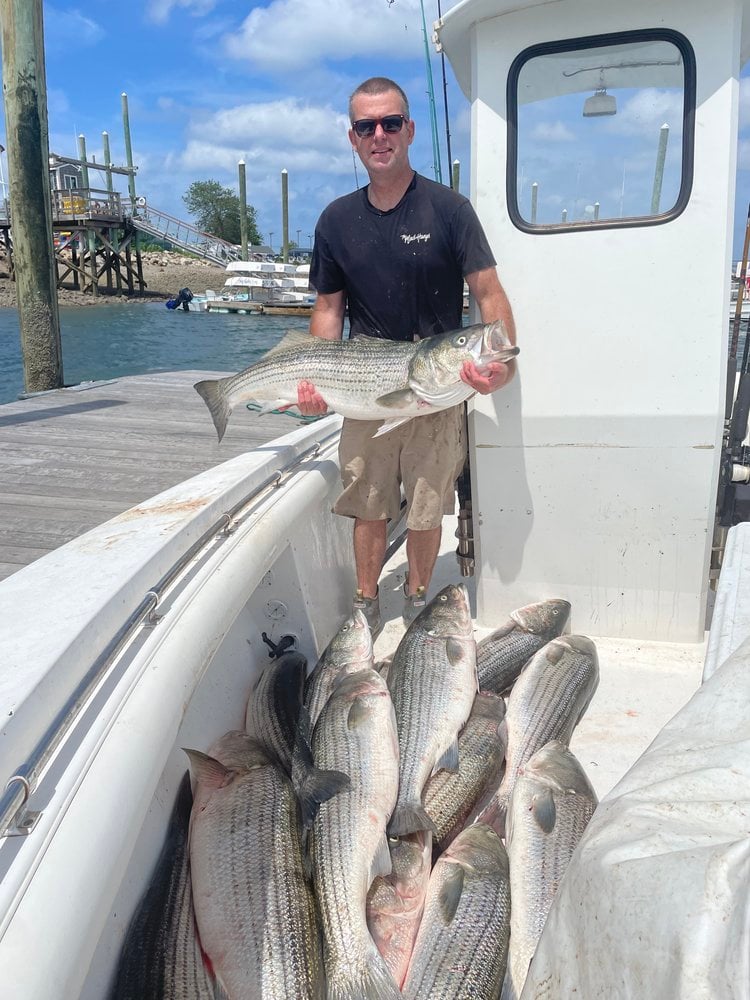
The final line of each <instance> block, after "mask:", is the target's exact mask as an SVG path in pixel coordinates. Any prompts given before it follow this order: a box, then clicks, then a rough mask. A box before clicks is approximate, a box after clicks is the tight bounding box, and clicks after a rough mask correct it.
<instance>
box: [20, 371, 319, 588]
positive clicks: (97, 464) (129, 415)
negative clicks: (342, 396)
mask: <svg viewBox="0 0 750 1000" xmlns="http://www.w3.org/2000/svg"><path fill="white" fill-rule="evenodd" d="M224 374H227V373H226V372H201V371H181V372H155V373H153V374H150V375H137V376H130V377H128V378H122V379H115V380H109V381H106V382H99V383H86V384H84V385H82V386H75V387H72V388H69V389H59V390H56V391H54V392H48V393H42V394H39V395H35V396H32V397H30V398H28V399H24V400H19V401H18V402H14V403H5V404H3V405H0V580H1V579H4V578H5V577H7V576H10V575H11V573H14V572H16V571H17V570H18V569H20V568H21V567H23V566H26V565H27V564H28V563H30V562H33V561H34V560H35V559H38V558H39V557H40V556H42V555H44V554H45V553H47V552H50V551H52V550H53V549H55V548H58V547H59V546H60V545H63V544H64V543H65V542H67V541H70V540H71V539H73V538H76V537H78V536H79V535H81V534H83V533H84V532H86V531H88V530H90V529H91V528H94V527H96V526H97V525H98V524H102V523H103V522H104V521H107V520H109V518H111V517H114V516H115V515H116V514H118V513H121V512H122V511H124V510H127V509H128V508H129V507H132V506H134V505H136V504H138V503H142V502H143V501H144V500H147V499H148V498H149V497H152V496H154V495H155V494H157V493H160V492H162V491H163V490H166V489H169V488H170V487H171V486H174V485H176V484H177V483H179V482H182V481H183V480H185V479H189V478H190V477H191V476H195V475H197V474H198V473H200V472H203V471H205V470H206V469H210V468H213V467H214V466H216V465H220V464H221V463H222V462H226V461H227V460H228V459H230V458H234V456H235V455H240V454H242V453H243V452H246V451H249V450H251V449H253V448H256V447H259V446H262V445H264V444H266V443H267V442H269V441H271V440H273V439H274V438H277V437H280V436H281V435H283V434H287V433H289V431H291V430H293V429H294V428H295V427H297V426H299V424H298V422H297V421H295V420H294V419H292V418H291V417H289V416H286V415H284V414H268V415H266V416H264V417H262V418H260V417H258V415H257V414H256V413H253V412H252V411H250V410H248V409H247V408H246V407H238V408H237V410H236V411H235V412H234V413H233V414H232V419H231V421H230V424H229V427H228V429H227V432H226V434H225V436H224V439H223V440H222V442H221V444H219V442H218V441H217V438H216V431H215V429H214V426H213V423H212V422H211V417H210V414H209V412H208V410H207V409H206V406H205V404H204V402H203V400H202V399H201V398H200V397H199V396H198V394H197V393H196V392H195V390H194V389H193V384H194V383H195V382H197V381H199V380H200V379H204V378H216V377H220V376H221V375H224Z"/></svg>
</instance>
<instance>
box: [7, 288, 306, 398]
mask: <svg viewBox="0 0 750 1000" xmlns="http://www.w3.org/2000/svg"><path fill="white" fill-rule="evenodd" d="M309 322H310V320H309V317H296V316H262V315H233V314H231V313H226V314H225V313H197V312H196V313H193V312H184V311H183V310H181V309H179V310H176V311H174V312H173V311H171V310H168V309H166V308H165V307H164V303H163V302H159V303H148V304H144V303H131V304H128V305H106V306H83V307H65V308H61V309H60V332H61V339H62V353H63V377H64V381H65V384H66V385H77V384H79V383H81V382H90V381H98V380H100V379H111V378H119V377H121V376H125V375H144V374H147V373H149V372H159V371H178V370H185V369H196V370H199V371H226V372H236V371H239V370H241V369H242V368H246V367H247V366H248V365H250V364H252V363H253V362H254V361H257V360H258V358H259V357H260V356H261V355H262V354H264V353H265V352H266V351H267V350H268V349H269V348H270V347H272V346H273V345H274V344H275V343H277V342H278V341H279V340H280V339H281V337H282V336H283V335H284V333H285V331H286V330H291V329H302V330H306V329H307V328H308V325H309ZM23 389H24V384H23V362H22V357H21V342H20V335H19V329H18V313H17V311H16V310H15V309H0V403H9V402H12V401H13V400H16V399H17V398H18V396H19V393H22V392H23Z"/></svg>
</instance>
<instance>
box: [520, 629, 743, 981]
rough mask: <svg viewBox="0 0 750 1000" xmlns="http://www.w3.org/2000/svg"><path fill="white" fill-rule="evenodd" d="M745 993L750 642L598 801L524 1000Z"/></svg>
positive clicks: (554, 910)
mask: <svg viewBox="0 0 750 1000" xmlns="http://www.w3.org/2000/svg"><path fill="white" fill-rule="evenodd" d="M572 997H575V998H576V1000H598V998H606V1000H620V998H633V1000H636V998H637V1000H643V998H646V997H649V998H656V997H658V998H659V1000H678V998H679V1000H730V998H731V1000H749V998H750V639H748V640H746V641H745V642H744V643H743V644H742V645H741V646H740V648H739V649H738V650H737V651H736V652H735V653H734V654H733V655H732V656H731V657H730V658H729V659H728V660H727V661H726V662H725V663H724V664H723V665H722V666H721V667H720V668H719V669H718V670H717V671H716V672H715V673H714V674H713V675H712V676H711V677H710V678H709V679H708V680H707V681H706V682H705V683H704V684H703V686H702V687H701V688H700V689H699V690H698V692H697V693H696V694H695V695H694V696H693V698H692V699H691V700H690V701H689V702H688V704H687V705H686V706H685V707H684V708H683V709H682V710H681V711H680V712H679V713H678V714H677V715H676V716H675V717H674V718H673V719H672V721H671V722H669V723H668V724H667V725H666V726H665V727H664V729H663V730H662V731H661V732H660V733H659V735H658V736H657V737H656V739H655V740H654V742H653V743H652V744H651V746H650V747H649V748H648V750H647V751H646V752H645V753H644V754H643V756H642V757H641V758H640V759H639V760H638V761H637V762H636V763H635V765H634V766H633V767H632V768H631V770H630V771H629V772H628V773H627V774H626V775H625V777H624V778H623V779H622V780H621V781H620V782H619V784H618V785H617V786H616V787H615V788H614V789H613V790H612V791H611V792H610V793H609V795H607V796H606V797H605V798H604V799H603V800H602V802H601V803H600V805H599V808H598V809H597V811H596V813H595V814H594V817H593V819H592V820H591V823H590V824H589V826H588V828H587V830H586V833H585V834H584V837H583V840H582V841H581V843H580V845H579V847H578V850H577V851H576V853H575V855H574V857H573V858H572V860H571V863H570V867H569V868H568V871H567V872H566V875H565V878H564V879H563V882H562V884H561V887H560V890H559V892H558V895H557V897H556V899H555V902H554V904H553V907H552V910H551V911H550V915H549V917H548V920H547V923H546V926H545V928H544V932H543V934H542V937H541V940H540V942H539V946H538V949H537V952H536V955H535V956H534V960H533V962H532V964H531V968H530V971H529V976H528V979H527V981H526V986H525V988H524V990H523V993H522V1000H541V998H544V1000H569V998H572Z"/></svg>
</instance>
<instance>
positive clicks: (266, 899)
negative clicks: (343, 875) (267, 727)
mask: <svg viewBox="0 0 750 1000" xmlns="http://www.w3.org/2000/svg"><path fill="white" fill-rule="evenodd" d="M187 753H188V756H189V757H190V764H191V769H192V771H193V774H194V776H195V777H196V778H197V782H198V784H197V788H196V792H195V802H194V804H193V811H192V815H191V819H190V865H191V870H192V881H193V898H194V905H195V917H196V921H197V923H198V932H199V934H200V940H201V945H202V947H203V950H204V952H205V954H206V955H207V957H208V959H209V960H210V962H211V965H212V967H213V969H214V973H215V975H216V979H217V982H218V983H219V985H220V986H221V988H222V989H223V991H224V993H223V994H221V995H222V997H223V996H224V995H226V997H227V998H228V1000H255V998H258V1000H260V998H261V997H262V998H263V1000H287V998H288V997H295V998H298V1000H321V998H322V997H323V996H324V995H325V993H324V986H323V983H324V972H323V964H322V956H321V951H320V943H319V929H318V922H317V917H316V912H315V901H314V898H313V894H312V889H311V887H310V885H309V882H308V880H307V876H306V873H305V863H304V859H303V855H302V847H301V844H300V837H299V830H298V828H299V809H298V806H297V800H296V798H295V795H294V791H293V789H292V784H291V782H290V781H289V779H288V778H287V777H286V775H285V774H284V772H283V770H282V769H281V767H280V766H279V765H278V764H277V763H276V762H275V761H273V760H272V759H271V758H270V756H269V755H268V753H267V751H266V750H265V749H264V748H263V747H262V746H261V745H260V744H259V743H257V742H256V741H255V740H253V739H252V737H250V736H248V735H247V733H239V732H230V733H227V734H226V735H225V736H223V737H222V738H221V739H220V740H218V741H217V742H216V743H215V744H214V745H213V747H212V748H211V750H210V751H209V753H208V754H204V753H201V752H199V751H196V750H189V751H187Z"/></svg>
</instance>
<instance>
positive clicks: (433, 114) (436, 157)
mask: <svg viewBox="0 0 750 1000" xmlns="http://www.w3.org/2000/svg"><path fill="white" fill-rule="evenodd" d="M419 6H420V8H421V10H422V35H423V36H424V58H425V63H426V64H427V94H428V97H429V99H430V102H429V103H430V126H431V131H432V163H433V169H434V172H435V180H436V181H437V182H438V184H442V183H443V168H442V166H441V163H440V144H439V143H438V128H437V111H436V110H435V85H434V83H433V80H432V63H431V62H430V50H429V47H428V45H427V21H426V20H425V16H424V0H419Z"/></svg>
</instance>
